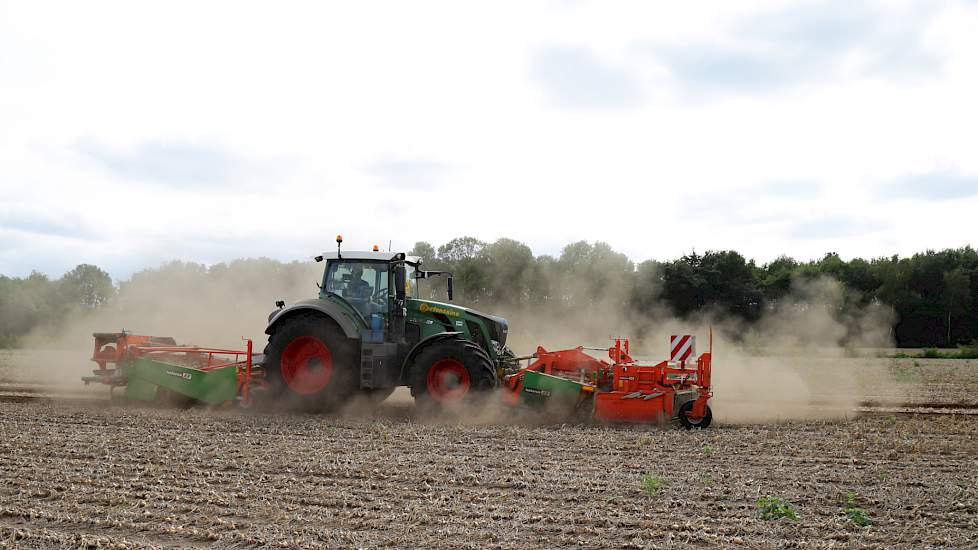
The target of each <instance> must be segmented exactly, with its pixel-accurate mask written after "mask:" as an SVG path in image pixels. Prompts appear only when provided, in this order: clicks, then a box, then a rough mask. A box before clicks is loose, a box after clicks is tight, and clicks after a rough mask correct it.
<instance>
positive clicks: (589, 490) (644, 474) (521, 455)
mask: <svg viewBox="0 0 978 550" xmlns="http://www.w3.org/2000/svg"><path fill="white" fill-rule="evenodd" d="M952 367H954V368H955V369H958V371H960V372H958V371H955V372H957V373H958V374H957V375H949V376H945V377H944V379H943V380H942V382H941V384H957V385H959V386H960V385H962V384H963V385H965V386H967V385H968V384H971V383H972V382H973V380H974V377H973V374H972V371H970V370H968V369H969V368H970V369H975V368H976V367H975V366H974V365H973V364H969V363H964V362H959V363H955V364H954V365H952ZM942 368H944V366H943V365H935V366H933V367H928V370H927V373H928V376H929V375H930V374H933V373H938V374H943V372H942V370H941V369H942ZM15 381H16V382H17V383H18V384H21V385H24V384H27V383H28V382H29V381H28V380H25V379H23V378H15ZM907 383H908V384H910V383H912V384H919V385H921V388H923V389H921V394H922V395H927V396H928V397H927V399H928V400H929V401H933V396H931V395H930V393H929V392H930V391H931V390H930V389H928V387H927V386H926V384H925V383H924V381H923V380H917V379H915V380H910V381H908V382H907ZM974 389H975V387H974V386H971V387H970V388H968V387H965V388H960V387H955V390H954V393H953V395H955V396H963V395H965V394H970V393H973V390H974ZM718 391H719V390H718ZM911 393H912V392H911ZM398 397H399V396H398V395H397V394H395V396H394V397H393V398H392V399H391V400H389V401H388V402H387V403H385V404H383V405H382V406H381V407H380V409H378V410H377V411H376V412H375V413H374V414H372V415H368V416H365V417H360V418H348V417H345V418H344V417H330V416H315V415H301V414H267V413H261V412H257V411H249V412H247V413H241V412H237V411H229V410H207V409H191V410H187V411H178V410H170V409H161V408H153V407H133V406H123V405H119V404H114V403H109V402H108V401H104V400H101V399H98V398H95V399H80V398H77V397H63V396H61V397H58V398H55V399H45V398H41V399H8V400H0V545H8V546H15V547H25V548H35V547H40V548H57V547H79V546H81V547H85V546H89V547H110V548H111V547H117V548H124V547H146V546H156V547H166V548H180V547H197V546H218V547H254V546H257V547H276V548H279V547H286V548H316V547H377V546H397V547H419V546H425V547H438V548H459V547H461V548H487V547H504V548H522V547H527V546H533V547H562V546H583V547H613V548H618V547H634V548H644V547H688V546H713V545H722V546H734V545H743V546H744V547H799V546H800V547H815V548H829V547H833V548H838V547H852V548H855V547H871V548H873V547H875V548H899V547H903V548H924V547H953V548H973V547H975V546H976V545H978V469H976V468H978V458H976V457H978V417H975V416H969V415H938V414H929V415H913V414H894V415H889V414H870V415H863V416H858V417H857V416H855V415H854V416H853V417H852V418H849V419H837V420H831V421H796V422H777V423H766V424H765V423H760V424H731V423H724V422H723V419H722V417H718V418H717V423H716V424H715V425H714V426H713V427H711V428H710V429H708V430H704V431H699V432H686V431H683V430H679V429H676V428H671V427H665V428H661V427H607V426H567V425H542V426H541V425H536V426H533V425H525V424H524V425H477V426H473V425H460V424H454V423H444V422H443V423H430V422H421V421H419V420H417V419H415V418H414V417H413V409H412V406H411V404H410V402H409V401H407V400H405V399H403V394H402V395H401V396H400V397H401V399H398ZM766 495H771V496H774V497H777V498H780V499H782V501H783V502H786V503H790V505H791V507H792V508H793V509H794V511H795V512H796V513H797V515H798V519H797V521H791V520H788V519H780V520H764V519H761V517H760V516H759V512H758V507H757V503H756V501H757V499H758V497H761V496H766ZM846 507H850V508H853V507H857V508H861V509H863V510H864V511H865V513H866V515H867V516H868V518H869V520H871V524H870V525H868V526H865V527H861V526H859V525H856V524H855V523H853V522H852V521H851V520H850V519H849V518H848V517H847V516H846V514H845V513H844V512H843V509H844V508H846Z"/></svg>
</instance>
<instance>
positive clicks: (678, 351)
mask: <svg viewBox="0 0 978 550" xmlns="http://www.w3.org/2000/svg"><path fill="white" fill-rule="evenodd" d="M695 353H696V337H695V336H690V335H689V334H684V335H682V336H675V335H673V336H670V337H669V360H670V361H672V362H673V363H680V362H682V361H688V360H689V358H690V357H692V356H693V354H695Z"/></svg>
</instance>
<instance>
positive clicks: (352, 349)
mask: <svg viewBox="0 0 978 550" xmlns="http://www.w3.org/2000/svg"><path fill="white" fill-rule="evenodd" d="M300 338H312V339H314V340H316V341H318V342H319V343H320V344H321V345H323V346H325V348H326V349H328V350H329V355H330V356H331V361H332V363H331V370H330V375H329V378H328V382H326V385H325V386H323V387H322V388H321V389H318V390H316V391H315V392H313V393H308V392H302V391H298V390H297V389H296V388H295V387H293V386H290V384H289V383H288V381H287V380H286V378H285V376H283V373H282V356H283V353H284V352H285V350H286V348H287V347H288V346H289V344H290V343H292V342H294V341H296V340H297V339H300ZM355 354H356V345H355V342H353V341H351V340H350V339H349V338H347V337H346V335H345V334H343V332H342V331H341V330H340V328H339V327H338V326H337V325H336V323H335V322H334V321H333V320H332V319H329V318H328V317H325V316H323V315H320V314H317V313H301V314H298V315H296V316H294V317H289V318H287V319H284V320H282V321H281V323H280V324H279V325H278V327H276V330H275V332H274V333H273V334H272V335H270V336H269V337H268V346H266V347H265V362H264V364H263V365H262V367H263V368H264V370H265V380H266V381H267V383H268V397H269V398H270V400H271V401H273V402H274V403H275V404H278V405H286V406H289V407H294V408H299V409H302V410H310V411H332V410H335V409H336V408H337V407H339V406H341V405H342V404H343V403H345V402H346V401H347V400H348V399H349V398H350V397H352V396H353V395H354V394H355V393H356V391H357V388H358V387H359V384H360V381H359V376H358V373H359V365H357V363H356V360H355Z"/></svg>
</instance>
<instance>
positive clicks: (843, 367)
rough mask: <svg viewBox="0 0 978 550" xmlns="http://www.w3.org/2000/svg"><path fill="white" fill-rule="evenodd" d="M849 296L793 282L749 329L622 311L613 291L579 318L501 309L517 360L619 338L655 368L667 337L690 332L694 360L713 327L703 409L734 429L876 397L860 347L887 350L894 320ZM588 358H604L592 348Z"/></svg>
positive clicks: (870, 361)
mask: <svg viewBox="0 0 978 550" xmlns="http://www.w3.org/2000/svg"><path fill="white" fill-rule="evenodd" d="M855 298H856V296H854V295H853V294H851V293H849V291H847V290H846V289H845V288H844V287H843V286H842V285H841V284H840V283H839V282H837V281H835V280H833V279H830V278H818V279H813V280H798V281H795V283H794V284H793V286H792V288H791V291H790V292H789V294H788V295H787V296H786V297H784V298H783V299H781V300H779V301H778V302H777V303H776V304H773V305H770V306H769V307H768V309H767V311H765V312H764V314H763V316H762V318H761V319H760V320H759V321H758V322H757V323H755V324H754V325H748V324H746V323H744V322H738V321H735V320H731V319H730V318H728V317H725V316H723V315H722V314H721V313H720V312H706V313H704V314H702V315H699V316H696V317H695V318H691V319H686V320H683V319H677V318H676V317H675V316H673V315H672V314H671V313H670V312H669V311H668V310H667V309H665V308H664V307H659V308H656V309H653V310H650V311H645V312H643V314H642V315H641V316H636V315H634V314H633V315H628V314H627V313H626V312H627V309H626V308H625V307H623V306H622V305H620V304H622V300H621V299H620V297H618V296H614V295H612V296H608V297H607V298H606V299H604V300H601V301H599V302H597V303H594V304H592V306H591V307H589V308H588V309H587V310H586V311H581V312H569V313H568V312H564V313H563V314H562V315H555V314H548V313H547V312H546V311H541V310H540V309H530V308H510V310H509V311H506V307H505V306H501V307H502V309H503V311H502V312H501V313H502V314H503V315H508V318H509V319H510V326H511V327H513V328H511V344H512V347H513V348H514V350H515V351H516V353H517V355H522V354H529V353H532V352H533V351H535V349H536V345H538V344H542V345H543V346H544V347H545V348H546V349H548V350H553V349H563V348H567V347H575V346H578V345H584V346H585V347H596V348H607V347H608V346H610V345H611V340H612V338H614V337H616V336H628V337H629V338H630V343H631V349H632V355H633V356H636V357H637V358H639V359H641V360H645V361H655V362H657V361H661V360H665V359H668V356H669V337H670V335H673V334H693V335H695V336H696V337H697V349H696V353H697V354H701V353H703V352H706V351H708V347H709V335H710V332H711V330H712V332H713V391H714V397H713V398H712V399H711V402H710V403H711V407H712V408H713V411H714V418H715V419H716V421H717V422H718V423H734V424H736V423H758V422H777V421H789V420H811V419H832V418H845V417H849V416H852V415H853V409H854V408H855V407H857V406H858V405H859V404H860V403H862V402H864V401H866V400H867V399H870V398H876V397H877V396H874V395H873V388H874V387H875V386H877V385H881V384H887V383H888V382H889V381H890V375H889V372H888V369H887V365H886V363H885V362H884V361H882V360H880V359H877V358H875V357H873V356H872V354H871V353H869V352H868V351H867V350H874V351H875V350H876V349H879V348H889V347H892V345H893V343H892V327H893V324H894V322H895V314H894V312H893V311H892V309H891V308H889V307H887V306H881V305H878V304H868V305H865V306H862V307H859V306H856V305H854V304H853V303H852V302H853V300H854V299H855ZM843 306H845V307H843ZM591 354H592V355H594V356H595V357H597V358H599V359H604V360H607V355H606V354H604V353H603V352H601V351H592V352H591Z"/></svg>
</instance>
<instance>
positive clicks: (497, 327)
mask: <svg viewBox="0 0 978 550" xmlns="http://www.w3.org/2000/svg"><path fill="white" fill-rule="evenodd" d="M466 312H467V313H468V314H469V315H472V316H473V317H481V318H482V320H483V321H484V322H485V323H486V327H488V328H489V337H490V338H492V339H493V340H495V341H496V342H499V345H500V346H505V345H506V337H507V336H508V335H509V321H507V320H506V319H505V318H503V317H500V316H498V315H489V314H488V313H482V312H481V311H476V310H474V309H466Z"/></svg>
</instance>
